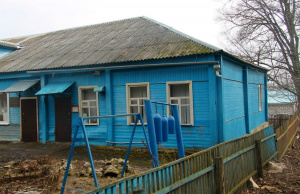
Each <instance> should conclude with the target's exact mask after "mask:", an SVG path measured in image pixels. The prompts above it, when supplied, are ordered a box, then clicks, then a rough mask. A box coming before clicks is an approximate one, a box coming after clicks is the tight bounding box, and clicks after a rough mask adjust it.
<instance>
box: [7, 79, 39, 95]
mask: <svg viewBox="0 0 300 194" xmlns="http://www.w3.org/2000/svg"><path fill="white" fill-rule="evenodd" d="M39 81H40V80H39V79H36V80H22V81H18V82H17V83H15V84H13V85H11V86H10V87H8V88H6V89H5V90H3V91H2V92H5V93H19V92H25V91H26V90H28V89H29V88H31V87H33V86H34V85H35V84H37V83H38V82H39Z"/></svg>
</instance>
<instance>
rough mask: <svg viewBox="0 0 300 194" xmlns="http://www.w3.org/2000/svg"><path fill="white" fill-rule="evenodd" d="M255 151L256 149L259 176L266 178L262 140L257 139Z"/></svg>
mask: <svg viewBox="0 0 300 194" xmlns="http://www.w3.org/2000/svg"><path fill="white" fill-rule="evenodd" d="M255 151H256V166H257V174H258V177H260V178H264V172H263V162H262V152H261V140H255Z"/></svg>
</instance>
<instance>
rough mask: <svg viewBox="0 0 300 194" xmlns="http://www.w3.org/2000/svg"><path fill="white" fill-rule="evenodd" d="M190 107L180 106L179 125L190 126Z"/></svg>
mask: <svg viewBox="0 0 300 194" xmlns="http://www.w3.org/2000/svg"><path fill="white" fill-rule="evenodd" d="M190 120H191V119H190V106H181V124H190Z"/></svg>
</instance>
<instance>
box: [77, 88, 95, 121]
mask: <svg viewBox="0 0 300 194" xmlns="http://www.w3.org/2000/svg"><path fill="white" fill-rule="evenodd" d="M95 87H97V86H81V87H78V104H79V115H80V116H81V117H82V101H86V102H90V101H95V100H82V99H81V96H82V94H81V92H82V90H86V89H94V88H95ZM95 94H96V106H97V115H96V116H99V99H98V92H95ZM88 109H89V110H90V105H89V103H88ZM85 125H99V119H97V123H90V119H88V123H85Z"/></svg>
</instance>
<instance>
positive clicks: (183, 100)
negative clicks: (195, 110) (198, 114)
mask: <svg viewBox="0 0 300 194" xmlns="http://www.w3.org/2000/svg"><path fill="white" fill-rule="evenodd" d="M181 104H190V99H189V98H186V99H181Z"/></svg>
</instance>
